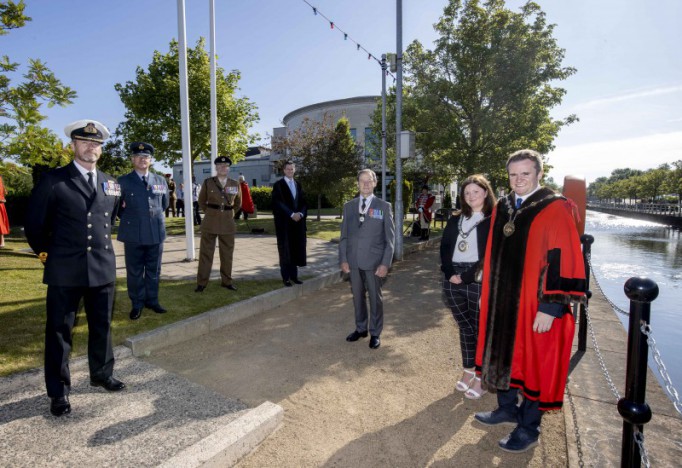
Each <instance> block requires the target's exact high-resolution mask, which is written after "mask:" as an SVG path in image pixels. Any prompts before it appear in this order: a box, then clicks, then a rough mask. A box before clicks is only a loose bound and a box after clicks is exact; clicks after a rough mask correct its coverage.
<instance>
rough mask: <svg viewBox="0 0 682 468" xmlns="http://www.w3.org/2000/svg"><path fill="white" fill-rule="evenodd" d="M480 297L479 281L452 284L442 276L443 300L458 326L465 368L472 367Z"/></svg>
mask: <svg viewBox="0 0 682 468" xmlns="http://www.w3.org/2000/svg"><path fill="white" fill-rule="evenodd" d="M480 297H481V285H480V284H479V283H471V284H463V283H461V284H453V283H451V282H450V281H449V278H443V302H445V305H446V306H448V307H449V308H450V310H451V311H452V316H453V317H454V318H455V321H456V322H457V325H458V326H459V345H460V348H461V350H462V365H463V366H464V367H465V368H472V367H474V360H475V358H476V340H477V339H478V316H479V303H478V300H479V298H480Z"/></svg>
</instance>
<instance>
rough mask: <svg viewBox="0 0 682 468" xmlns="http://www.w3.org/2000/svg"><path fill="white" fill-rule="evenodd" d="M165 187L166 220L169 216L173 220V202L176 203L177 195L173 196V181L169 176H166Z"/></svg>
mask: <svg viewBox="0 0 682 468" xmlns="http://www.w3.org/2000/svg"><path fill="white" fill-rule="evenodd" d="M166 185H167V186H168V208H166V218H168V215H169V214H171V213H172V214H173V217H174V218H175V202H176V201H177V195H176V194H175V181H174V180H173V179H172V178H171V175H170V174H166Z"/></svg>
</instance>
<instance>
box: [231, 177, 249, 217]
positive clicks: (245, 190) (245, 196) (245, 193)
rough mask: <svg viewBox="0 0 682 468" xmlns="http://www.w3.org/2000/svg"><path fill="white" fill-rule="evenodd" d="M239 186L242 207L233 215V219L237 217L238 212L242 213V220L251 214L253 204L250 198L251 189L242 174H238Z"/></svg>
mask: <svg viewBox="0 0 682 468" xmlns="http://www.w3.org/2000/svg"><path fill="white" fill-rule="evenodd" d="M239 186H240V187H241V189H242V207H241V209H240V210H239V211H237V213H236V214H235V215H234V220H235V221H237V220H238V219H239V215H240V214H242V213H243V214H244V221H246V220H248V219H249V215H250V214H253V211H254V206H253V199H252V198H251V190H249V184H247V183H246V179H245V178H244V176H243V175H240V176H239Z"/></svg>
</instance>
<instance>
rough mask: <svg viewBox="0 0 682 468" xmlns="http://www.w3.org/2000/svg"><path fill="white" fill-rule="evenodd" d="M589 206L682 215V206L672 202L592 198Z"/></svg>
mask: <svg viewBox="0 0 682 468" xmlns="http://www.w3.org/2000/svg"><path fill="white" fill-rule="evenodd" d="M587 206H588V208H589V207H590V206H593V207H601V208H613V209H616V210H624V211H632V212H634V213H647V214H655V215H666V216H676V217H682V206H680V205H676V204H672V203H626V202H615V201H604V200H590V201H588V202H587Z"/></svg>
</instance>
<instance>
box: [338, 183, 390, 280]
mask: <svg viewBox="0 0 682 468" xmlns="http://www.w3.org/2000/svg"><path fill="white" fill-rule="evenodd" d="M394 242H395V226H394V225H393V213H392V211H391V204H390V203H388V202H385V201H383V200H382V199H380V198H378V197H376V196H375V197H374V198H372V202H371V203H370V204H369V207H368V209H367V213H366V214H365V221H364V222H363V223H362V226H361V225H360V197H358V198H354V199H353V200H351V201H349V202H348V203H346V204H345V205H344V206H343V222H342V223H341V240H340V242H339V263H344V262H347V263H348V265H349V266H350V267H351V268H358V269H360V270H375V269H376V268H377V267H378V266H379V265H385V266H386V267H390V266H391V262H392V261H393V249H394Z"/></svg>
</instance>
